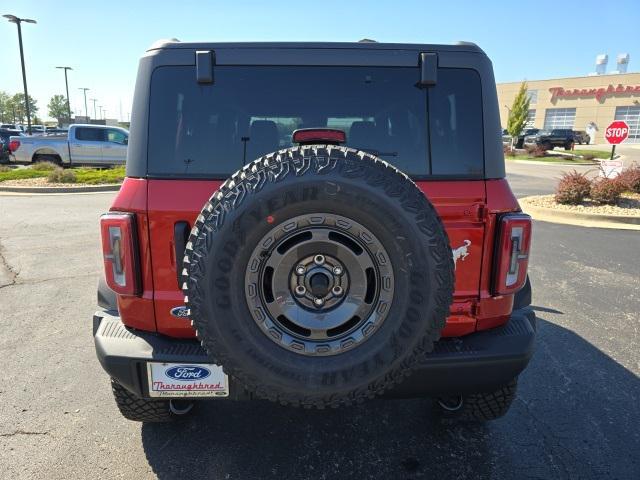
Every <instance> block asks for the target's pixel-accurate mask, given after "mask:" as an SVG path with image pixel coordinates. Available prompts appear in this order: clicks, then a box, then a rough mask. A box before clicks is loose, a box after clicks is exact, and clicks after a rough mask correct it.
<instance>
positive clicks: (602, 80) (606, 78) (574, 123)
mask: <svg viewBox="0 0 640 480" xmlns="http://www.w3.org/2000/svg"><path fill="white" fill-rule="evenodd" d="M527 84H528V89H529V97H530V99H531V106H530V110H529V120H528V126H529V127H531V128H543V129H553V128H570V129H573V130H581V131H584V132H587V133H588V134H589V136H590V137H591V142H592V143H606V142H605V138H604V133H605V129H606V128H607V125H609V124H610V123H611V122H613V121H614V120H623V121H625V122H627V124H628V125H629V136H628V138H627V140H626V142H625V143H640V73H620V74H611V75H593V76H587V77H570V78H556V79H552V80H534V81H528V82H527ZM518 88H520V82H511V83H500V84H498V98H499V101H500V116H501V118H502V125H503V126H504V125H506V124H507V118H508V115H509V108H511V104H512V103H513V99H514V97H515V96H516V93H517V92H518Z"/></svg>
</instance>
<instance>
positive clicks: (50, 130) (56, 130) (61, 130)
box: [46, 127, 69, 135]
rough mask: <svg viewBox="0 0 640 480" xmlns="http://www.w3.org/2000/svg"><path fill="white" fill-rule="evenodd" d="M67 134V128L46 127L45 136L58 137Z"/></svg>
mask: <svg viewBox="0 0 640 480" xmlns="http://www.w3.org/2000/svg"><path fill="white" fill-rule="evenodd" d="M67 133H69V129H68V128H57V127H47V131H46V135H60V134H67Z"/></svg>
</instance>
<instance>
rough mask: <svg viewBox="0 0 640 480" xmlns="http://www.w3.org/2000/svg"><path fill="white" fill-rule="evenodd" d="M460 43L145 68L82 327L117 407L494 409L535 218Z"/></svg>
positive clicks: (517, 329)
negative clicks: (251, 402) (421, 402)
mask: <svg viewBox="0 0 640 480" xmlns="http://www.w3.org/2000/svg"><path fill="white" fill-rule="evenodd" d="M499 132H500V118H499V113H498V102H497V97H496V88H495V81H494V77H493V71H492V66H491V62H490V61H489V59H488V58H487V56H486V55H485V53H484V52H483V51H482V50H481V49H480V48H478V47H477V46H476V45H474V44H470V43H460V44H456V45H413V44H411V45H409V44H382V43H180V42H178V41H167V42H161V43H158V44H156V45H154V46H152V47H151V48H150V50H149V51H148V52H147V53H146V54H145V56H144V57H143V58H142V60H141V61H140V66H139V71H138V78H137V83H136V88H135V99H134V106H133V118H132V121H131V131H130V141H129V147H128V157H127V166H126V168H127V178H126V180H125V181H124V183H123V185H122V188H121V189H120V192H119V193H118V195H117V196H116V198H115V200H114V202H113V205H112V206H111V208H110V211H109V213H106V214H105V215H103V216H102V218H101V220H100V223H101V233H102V248H103V254H104V266H105V279H104V280H103V281H102V282H101V284H100V286H99V291H98V303H99V305H100V307H101V310H100V311H98V312H97V313H96V314H95V316H94V322H93V332H94V338H95V346H96V351H97V355H98V359H99V360H100V363H101V364H102V366H103V367H104V369H105V371H106V372H107V373H108V375H109V376H110V377H111V384H112V387H113V393H114V396H115V400H116V403H117V405H118V407H119V409H120V411H121V412H122V414H123V415H124V416H125V417H126V418H128V419H131V420H138V421H150V422H151V421H166V420H171V419H172V418H174V417H176V416H180V415H185V414H187V413H188V412H189V411H190V410H191V408H192V406H193V404H194V402H195V401H197V400H206V399H213V401H216V402H220V401H229V400H242V399H268V400H271V401H274V402H278V403H280V404H283V405H291V406H303V407H317V408H323V407H341V406H347V405H351V404H355V403H359V402H362V401H365V400H368V399H372V398H376V397H379V396H380V397H386V398H392V397H395V398H407V397H424V396H428V397H432V398H433V399H434V405H435V407H436V410H438V411H440V412H441V413H443V414H444V415H447V416H454V417H458V418H462V419H467V420H491V419H494V418H497V417H499V416H501V415H503V414H505V413H506V411H507V410H508V408H509V406H510V404H511V402H512V401H513V399H514V397H515V393H516V382H517V378H518V375H519V374H520V372H522V370H523V369H524V368H525V367H526V365H527V363H528V362H529V359H530V357H531V355H532V352H533V346H534V338H535V315H534V312H533V310H532V309H531V307H530V303H531V288H530V286H529V282H528V280H527V263H528V255H529V248H530V243H531V220H530V218H529V217H528V216H527V215H524V214H523V213H522V212H521V211H520V208H519V206H518V202H517V201H516V199H515V197H514V195H513V194H512V192H511V190H510V188H509V185H508V184H507V181H506V180H505V169H504V157H503V152H502V144H501V139H500V135H499Z"/></svg>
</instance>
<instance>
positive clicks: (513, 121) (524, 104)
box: [507, 82, 530, 148]
mask: <svg viewBox="0 0 640 480" xmlns="http://www.w3.org/2000/svg"><path fill="white" fill-rule="evenodd" d="M529 103H530V99H529V95H527V82H522V83H521V84H520V90H518V94H517V95H516V98H514V99H513V105H511V110H509V120H507V133H508V134H509V135H511V148H513V144H514V140H515V139H516V138H518V137H519V136H520V134H521V133H522V130H523V129H524V126H525V125H526V123H527V117H528V115H529Z"/></svg>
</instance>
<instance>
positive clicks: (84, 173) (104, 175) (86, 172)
mask: <svg viewBox="0 0 640 480" xmlns="http://www.w3.org/2000/svg"><path fill="white" fill-rule="evenodd" d="M76 174H77V179H78V183H86V184H91V185H99V184H104V183H122V181H123V180H124V177H125V171H124V166H118V167H113V168H105V169H95V168H78V169H77V170H76Z"/></svg>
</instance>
